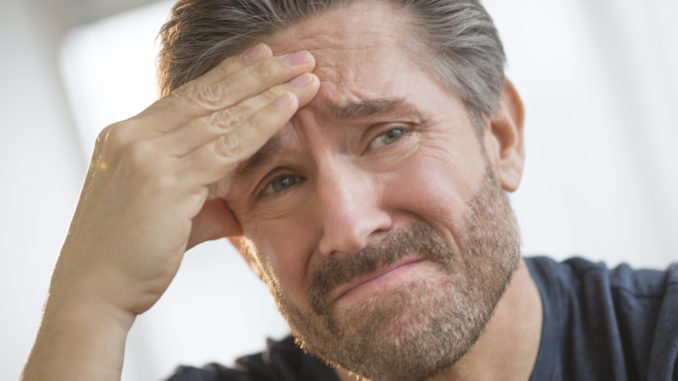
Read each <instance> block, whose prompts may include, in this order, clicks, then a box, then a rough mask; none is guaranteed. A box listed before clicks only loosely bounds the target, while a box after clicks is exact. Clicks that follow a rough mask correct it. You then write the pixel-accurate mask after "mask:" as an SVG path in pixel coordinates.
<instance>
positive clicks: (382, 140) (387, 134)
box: [370, 128, 405, 149]
mask: <svg viewBox="0 0 678 381" xmlns="http://www.w3.org/2000/svg"><path fill="white" fill-rule="evenodd" d="M404 135H405V129H403V128H392V129H390V130H388V131H384V132H383V133H381V134H380V135H379V136H377V137H376V138H375V139H374V140H372V142H371V143H370V149H378V148H381V147H384V146H387V145H389V144H392V143H395V142H396V141H398V140H399V139H400V138H402V137H403V136H404Z"/></svg>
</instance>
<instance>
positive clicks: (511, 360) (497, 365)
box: [337, 259, 543, 381]
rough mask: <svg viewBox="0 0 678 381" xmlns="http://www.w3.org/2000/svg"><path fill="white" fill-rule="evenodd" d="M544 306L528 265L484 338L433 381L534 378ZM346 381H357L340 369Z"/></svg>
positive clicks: (515, 276)
mask: <svg viewBox="0 0 678 381" xmlns="http://www.w3.org/2000/svg"><path fill="white" fill-rule="evenodd" d="M542 319H543V315H542V304H541V297H540V296H539V291H538V290H537V286H536V285H535V284H534V281H532V277H530V273H529V271H528V269H527V265H526V264H525V261H524V260H522V259H521V260H520V266H519V267H518V269H517V270H516V272H515V273H514V274H513V278H512V279H511V282H510V283H509V285H508V286H507V288H506V291H505V292H504V295H503V296H502V297H501V299H500V300H499V302H498V303H497V307H496V308H495V310H494V313H493V315H492V317H491V318H490V320H489V321H488V323H487V325H486V326H485V330H484V331H483V333H482V335H481V336H480V337H479V338H478V341H477V342H476V343H475V344H474V345H473V346H472V347H471V349H470V350H469V351H468V352H467V353H466V355H464V357H462V358H461V359H460V360H459V361H457V362H456V363H455V364H454V365H453V366H452V367H451V368H450V369H448V370H446V371H445V372H443V373H441V374H439V375H438V376H436V377H434V378H433V379H430V380H429V381H456V380H464V381H489V380H505V381H526V380H528V379H529V378H530V374H531V373H532V369H533V368H534V364H535V361H536V359H537V352H538V350H539V343H540V339H541V327H542ZM337 373H338V375H339V378H340V379H341V380H342V381H351V380H354V378H353V377H352V376H350V375H349V373H348V372H347V371H345V370H343V369H340V368H337Z"/></svg>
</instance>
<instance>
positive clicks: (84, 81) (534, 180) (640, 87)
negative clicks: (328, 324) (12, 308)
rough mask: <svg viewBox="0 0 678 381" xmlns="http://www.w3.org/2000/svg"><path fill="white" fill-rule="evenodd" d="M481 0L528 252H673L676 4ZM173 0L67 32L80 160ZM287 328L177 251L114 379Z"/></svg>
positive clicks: (251, 344) (140, 100) (250, 345)
mask: <svg viewBox="0 0 678 381" xmlns="http://www.w3.org/2000/svg"><path fill="white" fill-rule="evenodd" d="M676 4H677V3H676V2H674V1H661V0H656V1H654V2H637V1H630V0H624V1H618V2H617V1H615V2H581V1H580V2H572V1H566V0H551V1H541V0H539V1H538V0H519V1H518V0H517V1H511V2H507V1H504V0H491V1H486V5H487V7H488V8H489V10H490V13H491V14H492V15H493V16H494V17H495V19H496V22H497V24H498V28H499V30H500V34H501V36H502V38H503V40H504V42H505V45H506V50H507V54H508V59H509V69H508V73H509V76H510V77H511V78H512V80H513V81H514V83H515V84H516V86H517V88H518V90H519V92H520V93H521V95H522V96H523V98H524V102H525V106H526V111H527V122H526V130H525V136H526V145H527V166H526V172H525V175H524V179H523V184H522V185H521V189H520V190H519V191H518V193H517V194H516V195H514V196H513V201H514V206H515V209H516V213H517V215H518V218H519V221H520V224H521V229H522V233H523V247H524V251H525V252H526V253H527V254H547V255H551V256H555V257H557V258H564V257H568V256H572V255H582V256H585V257H589V258H593V259H599V260H605V261H607V262H609V263H611V264H615V263H617V262H620V261H626V262H631V263H632V264H634V265H636V266H661V267H664V266H665V265H666V264H667V263H668V262H669V261H675V260H676V258H677V257H678V234H676V231H678V201H676V197H675V195H677V194H678V170H677V168H676V167H677V165H676V164H677V163H678V151H677V150H675V149H674V145H675V142H677V141H678V124H677V123H676V119H675V115H674V113H675V109H676V107H677V106H678V96H677V93H676V92H677V91H678V90H676V89H678V73H677V71H676V70H677V69H676V68H678V29H677V28H678V26H677V25H678V20H676V17H678V12H677V8H678V5H676ZM170 6H171V3H169V2H161V3H158V4H156V5H153V6H150V7H146V8H142V9H137V10H134V11H131V12H129V13H126V14H124V15H120V16H117V17H114V18H111V19H107V20H103V21H101V22H99V23H97V24H94V25H89V26H86V27H82V28H79V29H77V30H74V31H73V32H72V33H71V34H70V36H69V37H68V39H67V40H66V42H65V43H64V47H63V50H62V53H63V54H62V58H61V68H62V72H63V76H64V80H65V83H66V87H67V90H68V95H69V97H70V101H71V104H72V108H73V114H74V115H75V119H76V122H77V127H78V131H79V133H80V141H81V142H82V151H83V154H84V155H86V156H87V158H89V155H90V153H91V150H92V146H93V143H94V141H95V138H96V136H97V134H98V132H99V131H100V130H101V129H102V128H104V127H105V126H106V125H108V124H110V123H112V122H115V121H118V120H122V119H126V118H128V117H131V116H133V115H135V114H136V113H138V112H140V111H141V110H143V109H144V108H145V107H146V106H148V105H149V104H150V103H152V102H153V101H154V100H155V99H156V97H157V90H156V82H155V81H156V79H155V56H156V54H157V50H158V47H157V45H156V44H155V42H154V40H155V36H156V34H157V32H158V30H159V28H160V26H161V25H162V23H163V22H164V20H165V19H166V17H167V15H168V12H169V9H170ZM285 332H286V326H285V323H284V322H283V321H282V318H281V317H280V316H279V315H278V313H277V312H276V311H275V307H274V305H273V302H272V298H271V297H270V296H268V294H267V290H266V289H265V287H264V286H263V285H262V284H261V283H260V282H259V281H258V280H257V279H256V278H255V276H254V275H252V274H251V272H250V271H249V270H248V269H247V267H246V266H245V265H244V263H243V261H242V260H241V259H240V258H239V257H238V256H237V254H236V253H235V252H233V250H232V249H231V248H230V246H229V245H228V244H227V243H226V242H215V243H211V244H208V245H203V246H201V247H198V248H196V249H195V250H192V251H191V252H189V253H188V254H187V256H186V260H185V264H184V266H183V267H182V269H181V271H180V273H179V275H178V276H177V279H176V281H175V282H174V283H173V284H172V286H171V287H170V289H169V291H168V293H167V294H166V295H165V296H164V297H163V298H162V299H161V301H160V302H159V303H158V305H156V306H155V307H154V308H153V309H152V310H151V311H150V312H149V313H147V314H145V315H143V316H142V317H141V318H140V319H139V320H138V322H137V324H136V325H135V327H134V329H133V331H132V333H131V335H130V338H129V346H128V350H127V360H126V367H125V374H124V379H125V380H141V379H159V378H161V377H163V376H166V375H168V374H169V373H170V372H171V370H172V369H173V367H174V366H175V365H178V364H191V365H203V364H205V363H206V362H209V361H219V362H225V363H230V362H231V361H232V359H233V358H234V357H236V356H237V355H240V354H244V353H248V352H252V351H257V350H261V349H262V348H263V346H264V338H265V337H266V336H272V337H275V338H279V337H281V336H282V335H284V334H285Z"/></svg>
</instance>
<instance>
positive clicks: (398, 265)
mask: <svg viewBox="0 0 678 381" xmlns="http://www.w3.org/2000/svg"><path fill="white" fill-rule="evenodd" d="M422 261H424V260H423V259H419V258H403V259H401V260H399V261H397V262H395V263H393V264H391V265H388V266H385V267H383V268H381V269H380V270H379V271H375V272H373V273H371V274H367V275H364V276H361V277H359V278H357V279H354V280H352V281H351V282H349V283H346V284H344V285H342V286H340V287H338V288H337V289H336V291H335V292H333V293H332V294H333V298H332V299H331V300H332V303H334V302H336V301H338V300H339V299H341V298H343V297H344V296H346V295H347V294H349V293H351V292H352V291H354V290H357V289H358V288H360V287H362V286H365V285H367V284H368V283H370V282H373V281H377V280H379V279H380V278H383V277H384V276H386V275H389V274H390V273H393V272H395V271H397V270H400V269H403V268H404V267H407V266H411V265H413V264H415V263H419V262H422Z"/></svg>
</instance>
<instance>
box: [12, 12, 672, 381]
mask: <svg viewBox="0 0 678 381" xmlns="http://www.w3.org/2000/svg"><path fill="white" fill-rule="evenodd" d="M161 33H162V37H163V44H164V45H163V51H162V53H161V61H160V62H161V65H160V71H161V75H160V79H161V80H160V83H161V90H162V94H163V95H164V97H163V98H162V99H160V100H158V101H157V102H156V103H154V104H153V105H151V106H150V107H149V108H147V109H146V110H144V111H143V112H142V113H140V114H139V115H137V116H135V117H133V118H131V119H128V120H126V121H123V122H119V123H117V124H114V125H112V126H109V127H107V128H106V129H104V131H103V132H102V133H101V135H100V139H99V141H98V142H97V146H96V149H95V153H94V156H93V158H92V164H91V168H90V171H89V173H88V176H87V180H86V182H85V186H84V189H83V193H82V195H81V199H80V203H79V205H78V209H77V211H76V214H75V216H74V219H73V223H72V226H71V229H70V231H69V235H68V237H67V239H66V242H65V244H64V248H63V250H62V252H61V255H60V258H59V261H58V263H57V266H56V268H55V272H54V276H53V279H52V284H51V288H50V296H49V299H48V302H47V304H46V307H45V317H44V321H43V325H42V327H41V329H40V333H39V335H38V339H37V341H36V344H35V347H34V349H33V352H32V354H31V357H30V358H29V361H28V363H27V365H26V369H25V371H24V376H23V377H24V379H25V380H38V379H68V380H74V379H87V380H108V379H113V380H115V379H119V377H120V371H121V368H122V358H123V351H124V344H125V338H126V334H127V332H128V331H129V329H130V327H131V325H132V323H133V321H134V318H135V316H136V315H138V314H140V313H143V312H144V311H146V310H147V309H149V308H151V307H152V305H153V304H154V303H155V302H156V301H157V300H158V298H159V297H160V296H161V295H162V293H163V292H164V291H165V289H166V288H167V286H168V285H169V283H170V282H171V280H172V278H173V277H174V275H175V274H176V271H177V270H178V267H179V265H180V263H181V259H182V256H183V254H184V252H185V250H186V249H187V248H190V247H192V246H194V245H196V244H199V243H200V242H203V241H205V240H209V239H217V238H221V237H229V238H230V239H231V241H232V242H233V243H234V244H235V245H236V247H237V248H238V249H239V250H240V252H241V253H242V254H243V256H244V257H245V258H246V259H247V260H248V262H249V263H250V265H251V267H252V269H253V270H254V271H255V272H257V274H259V276H260V277H261V279H262V280H263V281H265V282H266V283H267V284H268V285H269V287H270V289H271V292H272V293H273V295H274V296H275V298H276V301H277V303H278V305H279V308H280V310H281V312H282V313H283V315H284V316H285V317H286V319H287V320H288V322H289V324H290V328H291V330H292V334H293V336H294V338H295V339H296V341H297V342H298V344H299V346H301V348H303V350H305V351H307V352H308V353H310V354H304V352H302V350H301V349H299V348H298V347H296V346H295V345H294V344H293V343H292V341H291V340H285V341H283V342H281V343H276V344H273V345H272V347H271V348H270V350H269V352H268V353H267V354H266V355H255V356H251V357H249V358H246V359H244V360H242V361H241V362H240V365H239V369H232V370H229V369H226V368H223V367H221V366H211V367H209V368H205V369H202V370H201V369H193V368H184V369H182V370H180V371H179V373H177V374H176V375H175V376H174V379H175V380H189V379H190V380H194V379H204V380H217V379H218V380H222V379H228V380H263V379H272V380H297V379H319V380H325V379H327V380H332V379H334V380H336V379H341V380H350V379H355V378H360V379H371V380H429V379H430V380H528V379H532V380H552V379H553V380H560V379H562V380H593V379H601V380H629V379H651V380H671V379H678V367H677V366H676V360H677V358H678V339H677V337H678V324H676V322H677V320H676V316H678V269H677V268H676V266H673V267H672V268H670V269H669V270H668V271H666V272H654V271H653V272H649V271H647V272H633V271H631V270H629V269H628V268H627V267H620V268H618V269H615V270H613V271H608V270H607V269H605V268H604V266H602V265H596V264H591V263H589V262H586V261H583V260H573V261H569V262H566V263H563V264H556V263H554V262H552V261H550V260H548V259H545V258H537V259H528V260H525V259H522V258H521V257H520V249H519V235H518V229H517V226H516V222H515V219H514V217H513V214H512V211H511V208H510V205H509V203H508V200H507V198H506V196H505V192H511V191H514V190H515V189H516V188H517V187H518V185H519V183H520V178H521V174H522V169H523V162H524V149H523V139H522V127H523V107H522V104H521V101H520V98H519V96H518V94H517V93H516V91H515V89H514V88H513V86H512V85H511V83H510V82H509V81H508V80H506V79H505V78H504V75H503V63H504V55H503V50H502V47H501V44H500V42H499V38H498V36H497V33H496V31H495V29H494V26H493V25H492V22H491V20H490V18H489V16H488V15H487V14H486V12H485V10H484V9H483V8H482V7H481V6H480V5H479V4H478V3H477V2H476V1H474V0H447V1H442V0H440V1H435V0H429V1H423V0H422V1H395V0H393V1H387V0H356V1H324V2H322V1H319V2H315V1H301V0H299V1H293V0H288V1H279V2H272V1H265V0H249V1H234V0H221V1H204V0H203V1H198V0H186V1H180V2H179V3H177V5H176V6H175V7H174V9H173V13H172V17H171V18H170V21H169V22H168V23H167V24H166V25H165V27H164V28H163V31H162V32H161ZM210 190H212V191H211V192H210ZM210 193H211V196H216V197H210ZM311 354H312V355H311ZM319 359H321V360H322V362H321V360H319Z"/></svg>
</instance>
